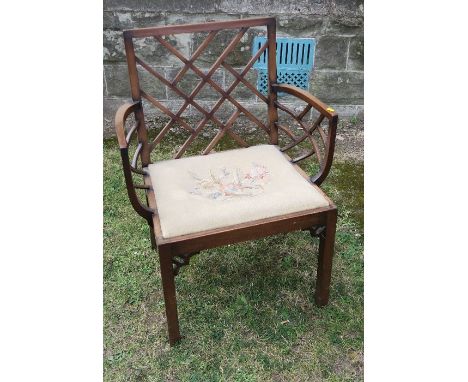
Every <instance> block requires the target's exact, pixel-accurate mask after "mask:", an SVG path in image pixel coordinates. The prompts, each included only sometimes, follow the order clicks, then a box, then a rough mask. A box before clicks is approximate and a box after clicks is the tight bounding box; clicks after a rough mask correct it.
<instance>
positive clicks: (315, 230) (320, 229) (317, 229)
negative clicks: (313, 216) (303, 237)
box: [310, 225, 326, 239]
mask: <svg viewBox="0 0 468 382" xmlns="http://www.w3.org/2000/svg"><path fill="white" fill-rule="evenodd" d="M310 234H311V235H312V236H313V237H319V238H322V239H325V235H326V226H324V225H317V226H313V227H312V228H311V229H310Z"/></svg>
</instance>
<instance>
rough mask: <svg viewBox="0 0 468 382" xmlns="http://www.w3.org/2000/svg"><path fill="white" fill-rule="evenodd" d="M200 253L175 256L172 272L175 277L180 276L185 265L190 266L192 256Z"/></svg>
mask: <svg viewBox="0 0 468 382" xmlns="http://www.w3.org/2000/svg"><path fill="white" fill-rule="evenodd" d="M199 253H200V252H193V253H188V254H186V255H180V256H174V257H173V258H172V271H173V272H174V276H177V275H178V274H179V270H180V268H182V267H183V266H185V265H189V264H190V258H191V257H192V256H195V255H197V254H199Z"/></svg>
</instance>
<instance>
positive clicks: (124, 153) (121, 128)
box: [115, 101, 154, 226]
mask: <svg viewBox="0 0 468 382" xmlns="http://www.w3.org/2000/svg"><path fill="white" fill-rule="evenodd" d="M139 108H141V102H140V101H137V102H127V103H125V104H123V105H122V106H120V107H119V109H118V110H117V112H116V114H115V131H116V133H117V140H118V142H119V147H120V157H121V158H122V167H123V172H124V177H125V184H126V186H127V193H128V197H129V199H130V202H131V204H132V206H133V209H134V210H135V211H136V212H137V213H138V214H139V215H140V216H141V217H143V218H144V219H146V220H147V221H148V224H150V225H151V226H152V225H153V213H154V211H153V210H152V209H151V208H149V207H148V206H146V205H144V204H143V203H141V201H140V199H139V197H138V195H137V193H136V188H137V187H136V186H135V184H134V182H133V175H132V172H134V173H137V174H139V175H144V172H142V171H140V170H137V169H135V168H133V166H132V164H131V162H130V157H129V155H128V140H127V137H126V136H125V121H126V120H127V117H128V116H129V115H130V114H131V113H134V112H136V111H137V110H138V109H139ZM137 125H138V122H137ZM137 125H136V126H135V129H136V128H137ZM139 188H141V187H139Z"/></svg>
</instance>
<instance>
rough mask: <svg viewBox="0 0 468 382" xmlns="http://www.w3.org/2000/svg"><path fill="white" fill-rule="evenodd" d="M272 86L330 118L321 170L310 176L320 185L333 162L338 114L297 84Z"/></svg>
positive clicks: (275, 89)
mask: <svg viewBox="0 0 468 382" xmlns="http://www.w3.org/2000/svg"><path fill="white" fill-rule="evenodd" d="M272 87H273V89H274V91H276V92H284V93H288V94H291V95H293V96H295V97H297V98H300V99H301V100H302V101H304V102H306V103H307V104H308V105H310V106H311V107H313V108H314V109H316V110H317V111H318V112H319V113H320V114H321V115H322V116H323V117H324V118H327V119H328V134H327V135H328V136H327V139H326V142H325V141H324V144H325V155H324V158H323V160H322V162H321V163H320V170H319V172H318V173H317V174H315V175H314V176H312V177H310V181H311V182H313V183H315V184H317V185H320V184H321V183H322V182H323V181H324V180H325V178H326V177H327V175H328V173H329V171H330V168H331V165H332V162H333V154H334V152H335V138H336V127H337V124H338V114H336V113H335V111H334V110H333V109H332V108H331V107H329V106H328V105H326V104H325V103H323V102H322V101H320V100H319V99H318V98H316V97H314V96H313V95H312V94H310V93H309V92H307V91H305V90H303V89H300V88H298V87H296V86H293V85H287V84H274V85H272Z"/></svg>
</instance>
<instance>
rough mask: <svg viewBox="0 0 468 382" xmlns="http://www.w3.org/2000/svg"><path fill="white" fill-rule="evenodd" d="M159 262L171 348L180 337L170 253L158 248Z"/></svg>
mask: <svg viewBox="0 0 468 382" xmlns="http://www.w3.org/2000/svg"><path fill="white" fill-rule="evenodd" d="M159 262H160V264H161V280H162V287H163V292H164V303H165V306H166V319H167V329H168V332H169V343H170V344H171V346H173V345H174V344H175V343H176V342H177V341H178V340H180V338H181V336H180V332H179V319H178V315H177V300H176V288H175V282H174V271H173V269H172V258H171V253H170V251H168V250H166V249H162V248H159Z"/></svg>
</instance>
